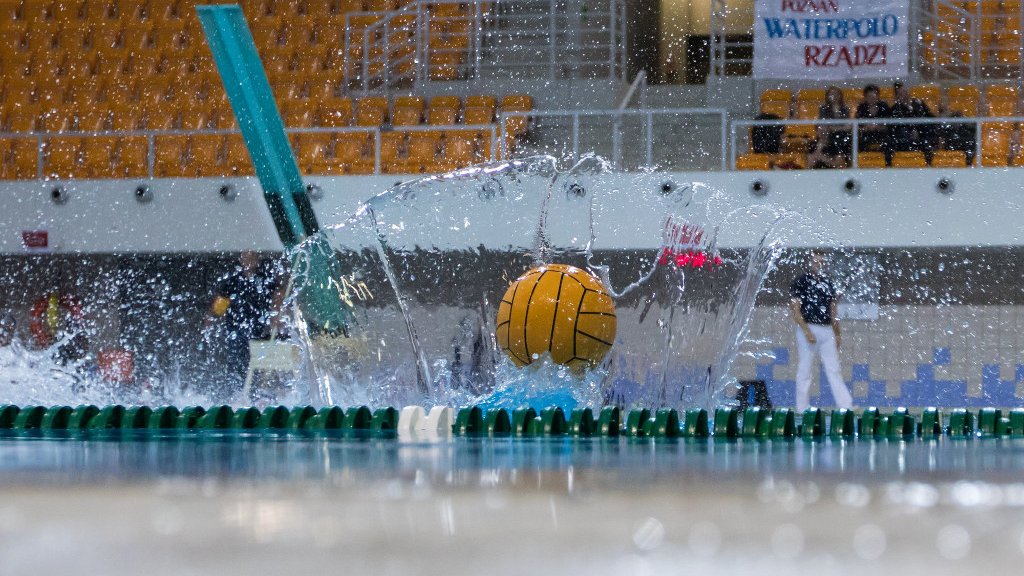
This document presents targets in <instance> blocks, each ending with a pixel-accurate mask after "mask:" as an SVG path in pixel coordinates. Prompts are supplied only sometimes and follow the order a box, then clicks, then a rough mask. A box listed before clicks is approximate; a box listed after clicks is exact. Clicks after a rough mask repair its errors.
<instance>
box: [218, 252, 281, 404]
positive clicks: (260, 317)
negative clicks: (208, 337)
mask: <svg viewBox="0 0 1024 576" xmlns="http://www.w3.org/2000/svg"><path fill="white" fill-rule="evenodd" d="M275 272H276V271H275V270H274V269H273V267H272V266H271V265H269V264H265V263H263V262H262V261H261V259H260V255H259V254H258V253H256V252H252V251H246V252H242V253H241V255H240V256H239V266H238V267H237V268H236V269H235V271H234V272H233V273H232V274H231V275H230V276H228V277H227V278H226V279H225V280H224V281H223V282H222V283H221V284H220V285H219V286H218V287H217V291H216V295H215V297H214V299H213V304H211V306H210V313H209V316H208V318H207V327H210V326H212V325H214V324H219V325H220V326H219V327H220V328H221V331H220V334H222V335H223V342H222V344H223V350H224V353H225V356H224V358H225V370H226V371H227V373H228V375H229V377H230V378H231V379H232V380H237V382H232V383H231V384H232V385H237V386H239V387H241V385H242V383H243V382H244V381H245V376H246V373H247V372H248V370H249V360H250V358H249V341H250V340H265V339H267V338H269V337H270V333H271V322H272V321H273V322H276V321H277V315H276V312H277V311H278V310H280V309H281V303H282V302H283V300H284V293H283V290H281V282H280V281H279V274H278V273H275Z"/></svg>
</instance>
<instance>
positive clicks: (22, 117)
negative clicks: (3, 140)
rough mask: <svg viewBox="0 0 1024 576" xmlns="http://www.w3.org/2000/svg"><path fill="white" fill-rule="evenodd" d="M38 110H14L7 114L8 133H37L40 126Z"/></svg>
mask: <svg viewBox="0 0 1024 576" xmlns="http://www.w3.org/2000/svg"><path fill="white" fill-rule="evenodd" d="M38 118H39V117H38V110H25V111H24V112H23V111H20V110H14V111H12V112H8V114H7V131H8V132H35V130H36V127H37V126H38Z"/></svg>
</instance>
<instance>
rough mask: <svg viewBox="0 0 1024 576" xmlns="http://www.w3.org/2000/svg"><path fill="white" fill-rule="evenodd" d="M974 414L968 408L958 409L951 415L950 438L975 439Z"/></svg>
mask: <svg viewBox="0 0 1024 576" xmlns="http://www.w3.org/2000/svg"><path fill="white" fill-rule="evenodd" d="M974 426H975V425H974V413H973V412H971V411H969V410H967V409H966V408H957V409H956V410H953V411H952V412H950V413H949V436H950V438H957V439H961V440H962V439H966V438H973V437H974V432H975V427H974Z"/></svg>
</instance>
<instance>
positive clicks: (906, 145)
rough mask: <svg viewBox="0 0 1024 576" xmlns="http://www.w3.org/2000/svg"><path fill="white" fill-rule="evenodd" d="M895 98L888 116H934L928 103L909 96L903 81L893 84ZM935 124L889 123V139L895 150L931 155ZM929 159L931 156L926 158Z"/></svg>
mask: <svg viewBox="0 0 1024 576" xmlns="http://www.w3.org/2000/svg"><path fill="white" fill-rule="evenodd" d="M893 89H894V90H895V93H896V98H895V100H894V101H893V104H892V109H891V112H890V116H891V117H893V118H934V117H935V114H932V111H931V110H929V109H928V105H927V104H925V103H924V102H922V101H921V100H919V99H917V98H911V97H910V92H909V91H908V90H907V88H906V86H904V85H903V82H900V81H898V80H897V81H896V82H895V83H894V84H893ZM934 137H935V126H934V125H932V124H891V125H890V126H889V141H890V145H891V146H892V150H893V151H896V152H924V153H925V156H931V152H932V149H933V146H932V144H933V140H934ZM928 159H929V160H931V158H928Z"/></svg>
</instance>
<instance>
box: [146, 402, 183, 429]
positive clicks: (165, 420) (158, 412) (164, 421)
mask: <svg viewBox="0 0 1024 576" xmlns="http://www.w3.org/2000/svg"><path fill="white" fill-rule="evenodd" d="M179 417H181V411H180V410H178V408H177V407H176V406H158V407H157V408H154V409H153V412H152V413H151V414H150V415H149V422H148V423H147V424H146V427H147V428H149V429H150V430H171V429H174V428H177V427H178V418H179Z"/></svg>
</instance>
